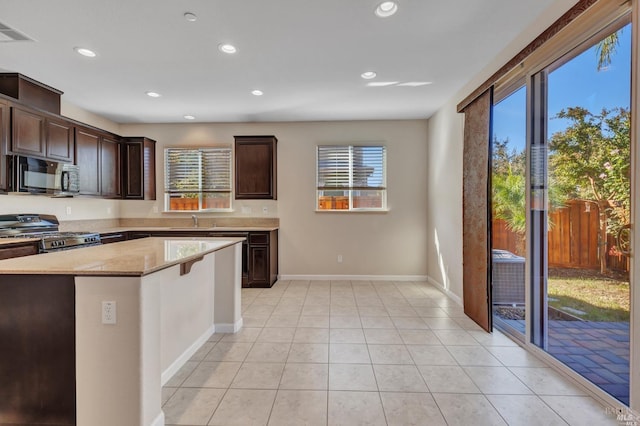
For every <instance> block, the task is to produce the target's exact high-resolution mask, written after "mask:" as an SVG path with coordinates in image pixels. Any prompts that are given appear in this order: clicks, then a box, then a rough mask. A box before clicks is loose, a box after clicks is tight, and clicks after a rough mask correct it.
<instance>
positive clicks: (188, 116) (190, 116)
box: [184, 115, 196, 120]
mask: <svg viewBox="0 0 640 426" xmlns="http://www.w3.org/2000/svg"><path fill="white" fill-rule="evenodd" d="M184 119H185V120H195V119H196V118H195V117H194V116H193V115H185V116H184Z"/></svg>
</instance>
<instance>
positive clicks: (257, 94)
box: [251, 89, 264, 96]
mask: <svg viewBox="0 0 640 426" xmlns="http://www.w3.org/2000/svg"><path fill="white" fill-rule="evenodd" d="M251 94H252V95H253V96H262V95H264V92H263V91H262V90H257V89H256V90H252V91H251Z"/></svg>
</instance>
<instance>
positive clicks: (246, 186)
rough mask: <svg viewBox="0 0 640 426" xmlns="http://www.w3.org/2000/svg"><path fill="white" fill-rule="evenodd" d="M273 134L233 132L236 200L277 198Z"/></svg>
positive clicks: (276, 141) (275, 141) (275, 156)
mask: <svg viewBox="0 0 640 426" xmlns="http://www.w3.org/2000/svg"><path fill="white" fill-rule="evenodd" d="M277 143H278V139H276V137H275V136H236V137H235V159H236V167H235V174H236V187H235V193H236V200H252V199H257V200H266V199H269V200H275V199H277V192H276V189H277V161H276V160H277V155H276V154H277Z"/></svg>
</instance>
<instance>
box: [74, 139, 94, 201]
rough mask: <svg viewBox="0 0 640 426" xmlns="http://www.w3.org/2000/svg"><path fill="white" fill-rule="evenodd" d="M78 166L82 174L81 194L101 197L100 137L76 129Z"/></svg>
mask: <svg viewBox="0 0 640 426" xmlns="http://www.w3.org/2000/svg"><path fill="white" fill-rule="evenodd" d="M76 164H77V165H78V168H79V174H80V194H82V195H100V136H99V135H98V134H97V133H94V132H92V131H90V130H85V129H77V128H76Z"/></svg>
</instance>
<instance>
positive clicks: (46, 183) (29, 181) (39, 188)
mask: <svg viewBox="0 0 640 426" xmlns="http://www.w3.org/2000/svg"><path fill="white" fill-rule="evenodd" d="M78 170H79V169H78V166H76V165H74V164H68V163H59V162H55V161H51V160H41V159H39V158H33V157H25V156H22V155H15V156H13V157H11V160H10V162H9V171H10V176H11V186H12V188H13V191H15V192H28V193H31V194H48V195H53V196H57V197H69V196H73V195H76V194H78V193H79V192H80V177H79V175H78Z"/></svg>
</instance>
